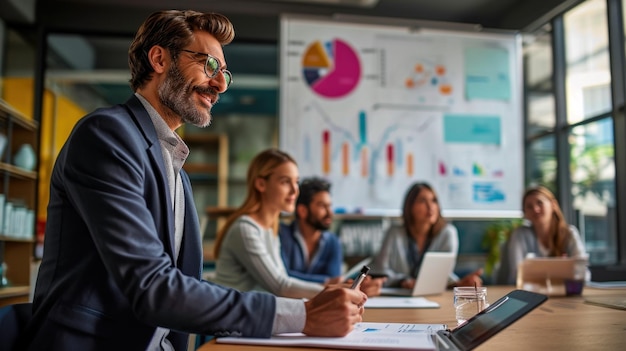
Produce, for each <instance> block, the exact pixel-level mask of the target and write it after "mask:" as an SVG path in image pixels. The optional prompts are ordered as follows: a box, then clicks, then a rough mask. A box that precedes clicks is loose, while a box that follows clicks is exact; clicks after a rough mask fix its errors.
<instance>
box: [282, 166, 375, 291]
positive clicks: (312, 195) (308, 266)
mask: <svg viewBox="0 0 626 351" xmlns="http://www.w3.org/2000/svg"><path fill="white" fill-rule="evenodd" d="M330 188H331V184H330V183H329V182H328V181H326V180H324V179H322V178H317V177H312V178H307V179H304V180H303V181H302V182H300V195H299V196H298V200H297V201H296V208H295V219H294V220H293V221H292V222H291V223H289V224H287V223H281V225H280V248H281V253H282V257H283V262H284V263H285V267H286V269H287V273H288V274H289V275H290V276H292V277H296V278H299V279H303V280H307V281H312V282H317V283H322V284H336V283H340V282H342V281H343V280H344V279H343V277H342V276H341V273H342V268H343V254H342V251H341V243H340V242H339V239H338V238H337V236H336V235H335V234H334V233H331V232H329V231H328V230H329V229H330V227H331V225H332V223H333V210H332V200H331V194H330ZM383 282H384V279H371V277H369V276H368V277H367V278H366V279H365V281H364V282H363V283H362V284H361V290H363V291H364V292H365V293H366V294H367V295H369V296H374V295H379V294H380V289H381V288H382V285H383Z"/></svg>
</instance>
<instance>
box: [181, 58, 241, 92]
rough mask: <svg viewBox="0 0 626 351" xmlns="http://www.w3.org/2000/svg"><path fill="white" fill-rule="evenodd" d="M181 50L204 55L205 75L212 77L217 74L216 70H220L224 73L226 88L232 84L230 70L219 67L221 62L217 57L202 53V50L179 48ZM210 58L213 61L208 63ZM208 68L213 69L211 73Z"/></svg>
mask: <svg viewBox="0 0 626 351" xmlns="http://www.w3.org/2000/svg"><path fill="white" fill-rule="evenodd" d="M181 51H184V52H188V53H190V54H194V55H204V56H206V61H205V62H204V74H206V76H207V77H209V79H212V78H214V77H215V76H216V75H217V72H222V74H224V80H225V81H226V89H228V87H230V85H231V84H233V74H232V73H230V71H229V70H227V69H220V66H221V65H222V64H221V62H220V60H219V59H218V58H217V57H215V56H213V55H211V54H207V53H204V52H198V51H192V50H187V49H181ZM212 60H213V63H210V62H211V61H212ZM209 65H211V67H210V68H209ZM213 66H215V68H212V67H213ZM209 69H211V71H213V73H212V74H209Z"/></svg>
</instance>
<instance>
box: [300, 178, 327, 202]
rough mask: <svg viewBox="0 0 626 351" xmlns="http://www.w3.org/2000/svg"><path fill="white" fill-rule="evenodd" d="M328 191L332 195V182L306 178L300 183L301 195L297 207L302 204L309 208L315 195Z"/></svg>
mask: <svg viewBox="0 0 626 351" xmlns="http://www.w3.org/2000/svg"><path fill="white" fill-rule="evenodd" d="M322 191H326V192H328V193H330V182H328V181H327V180H325V179H322V178H318V177H311V178H305V179H303V180H302V181H301V182H300V195H299V196H298V200H297V201H296V206H298V205H300V204H302V205H305V206H309V205H310V204H311V201H313V196H315V194H317V193H319V192H322Z"/></svg>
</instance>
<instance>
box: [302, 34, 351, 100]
mask: <svg viewBox="0 0 626 351" xmlns="http://www.w3.org/2000/svg"><path fill="white" fill-rule="evenodd" d="M302 70H303V74H304V79H305V81H306V82H307V84H308V85H309V87H310V88H311V90H313V91H314V92H315V93H316V94H318V95H319V96H322V97H325V98H340V97H343V96H345V95H347V94H350V92H352V91H353V90H354V88H356V86H357V85H358V84H359V80H360V79H361V62H360V61H359V57H358V56H357V54H356V52H355V51H354V49H352V48H351V47H350V45H348V43H346V42H345V41H343V40H340V39H334V40H332V41H329V42H326V43H324V44H322V42H320V41H315V42H313V43H312V44H311V45H309V47H308V48H307V49H306V51H305V52H304V55H303V56H302Z"/></svg>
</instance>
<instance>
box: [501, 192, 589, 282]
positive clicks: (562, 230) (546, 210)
mask: <svg viewBox="0 0 626 351" xmlns="http://www.w3.org/2000/svg"><path fill="white" fill-rule="evenodd" d="M522 208H523V211H524V219H525V220H526V221H525V222H526V223H525V224H524V225H522V226H520V227H518V228H516V229H515V230H514V231H513V232H512V233H511V236H510V237H509V239H508V240H507V242H506V243H505V245H504V246H503V252H502V256H501V260H500V267H499V269H498V276H497V279H496V281H497V283H500V284H515V279H516V277H517V265H518V264H519V263H520V262H522V261H523V260H524V258H526V257H527V256H528V255H529V254H531V255H532V256H534V257H585V256H586V253H585V247H584V245H583V243H582V240H581V239H580V234H579V233H578V229H576V227H575V226H573V225H569V224H568V223H567V221H565V217H564V216H563V212H561V208H560V207H559V203H558V202H557V200H556V198H555V197H554V194H552V192H551V191H550V190H549V189H548V188H546V187H544V186H533V187H529V188H528V189H526V191H525V192H524V196H523V197H522Z"/></svg>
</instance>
